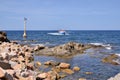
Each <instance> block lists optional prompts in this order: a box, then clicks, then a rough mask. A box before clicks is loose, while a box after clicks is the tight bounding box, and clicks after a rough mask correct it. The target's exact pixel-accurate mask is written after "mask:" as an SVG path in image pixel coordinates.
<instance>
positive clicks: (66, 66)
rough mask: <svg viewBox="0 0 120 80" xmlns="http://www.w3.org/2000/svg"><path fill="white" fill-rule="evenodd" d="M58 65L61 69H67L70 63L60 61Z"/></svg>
mask: <svg viewBox="0 0 120 80" xmlns="http://www.w3.org/2000/svg"><path fill="white" fill-rule="evenodd" d="M59 67H60V68H61V69H68V68H70V64H68V63H60V65H59Z"/></svg>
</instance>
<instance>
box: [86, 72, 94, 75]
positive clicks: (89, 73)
mask: <svg viewBox="0 0 120 80" xmlns="http://www.w3.org/2000/svg"><path fill="white" fill-rule="evenodd" d="M85 74H87V75H91V74H93V72H85Z"/></svg>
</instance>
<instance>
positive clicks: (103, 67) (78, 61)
mask: <svg viewBox="0 0 120 80" xmlns="http://www.w3.org/2000/svg"><path fill="white" fill-rule="evenodd" d="M5 32H6V33H7V37H8V39H9V40H11V41H17V42H18V43H20V44H28V45H32V46H34V45H38V44H44V45H45V46H48V47H53V46H56V45H61V44H65V43H68V42H78V43H83V44H94V45H102V46H104V47H105V48H103V49H88V50H86V51H85V54H79V55H76V56H73V57H72V58H57V57H54V56H34V60H35V61H40V62H42V63H44V62H45V61H48V60H55V61H58V62H67V63H70V64H71V68H73V67H74V66H79V67H80V71H78V72H75V73H74V74H72V75H68V76H67V77H65V78H63V79H61V80H78V79H79V78H86V79H87V80H107V79H108V78H110V77H113V76H115V75H116V74H117V73H119V72H120V65H112V64H109V63H103V62H102V61H101V60H102V58H104V57H106V56H108V55H109V54H117V55H120V30H67V31H66V32H67V33H68V34H69V35H51V34H49V33H56V32H57V30H33V31H32V30H29V31H27V38H23V31H19V30H18V31H12V30H11V31H5ZM118 61H119V62H120V60H118ZM42 70H45V69H42ZM45 71H47V70H45ZM85 72H92V73H93V74H90V75H87V74H85Z"/></svg>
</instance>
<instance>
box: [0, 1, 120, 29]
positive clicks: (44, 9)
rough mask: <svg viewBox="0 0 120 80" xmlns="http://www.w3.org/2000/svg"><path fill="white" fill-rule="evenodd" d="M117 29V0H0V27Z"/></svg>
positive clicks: (119, 26)
mask: <svg viewBox="0 0 120 80" xmlns="http://www.w3.org/2000/svg"><path fill="white" fill-rule="evenodd" d="M24 17H25V18H27V23H26V27H27V30H59V29H65V30H120V0H0V30H23V29H24Z"/></svg>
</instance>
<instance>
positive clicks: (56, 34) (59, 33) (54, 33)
mask: <svg viewBox="0 0 120 80" xmlns="http://www.w3.org/2000/svg"><path fill="white" fill-rule="evenodd" d="M48 34H50V35H58V36H59V35H69V34H68V33H66V34H61V33H48Z"/></svg>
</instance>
